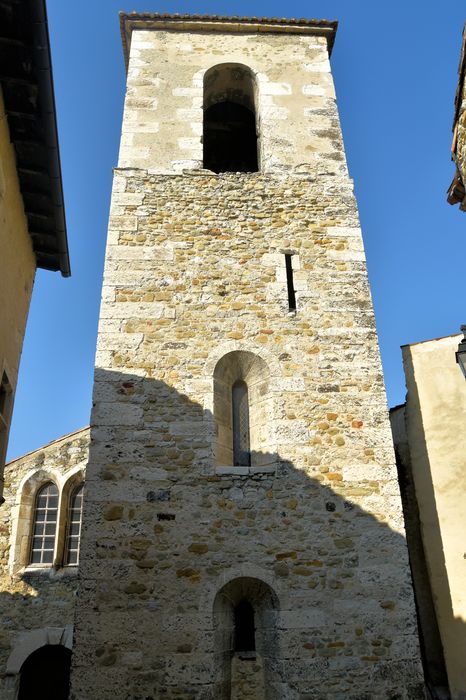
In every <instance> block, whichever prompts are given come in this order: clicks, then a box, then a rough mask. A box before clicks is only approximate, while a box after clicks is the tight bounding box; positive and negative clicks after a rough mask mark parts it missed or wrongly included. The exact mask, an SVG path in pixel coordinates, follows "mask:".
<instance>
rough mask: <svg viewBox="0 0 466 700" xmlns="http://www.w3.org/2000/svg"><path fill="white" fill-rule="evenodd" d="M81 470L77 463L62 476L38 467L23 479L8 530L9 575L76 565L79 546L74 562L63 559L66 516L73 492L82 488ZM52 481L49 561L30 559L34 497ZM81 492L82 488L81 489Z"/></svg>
mask: <svg viewBox="0 0 466 700" xmlns="http://www.w3.org/2000/svg"><path fill="white" fill-rule="evenodd" d="M84 476H85V474H84V470H83V468H82V467H80V468H79V469H78V470H76V471H72V472H71V473H70V472H69V473H68V474H65V475H64V476H62V475H60V474H57V473H56V472H55V470H53V471H49V470H44V469H39V470H38V471H34V472H30V473H29V475H28V477H27V479H25V480H24V481H23V482H22V486H21V488H20V491H19V499H18V500H17V506H18V514H17V516H16V517H15V519H14V522H13V527H12V531H11V549H10V559H9V569H10V572H11V574H12V575H18V574H19V573H20V572H23V571H27V572H29V573H31V574H32V573H36V574H40V573H41V572H42V573H45V572H50V571H51V570H62V571H67V572H68V573H70V574H72V573H73V572H76V571H77V568H78V566H79V546H78V556H77V559H78V560H77V562H71V563H66V560H67V558H68V552H67V543H68V539H67V537H68V531H69V525H68V519H69V515H70V504H71V500H72V498H73V496H74V495H75V494H76V492H77V491H78V490H79V489H81V488H84ZM48 484H53V485H54V486H55V487H56V489H57V492H58V506H57V519H56V528H55V536H54V549H53V560H52V562H50V563H49V562H44V561H40V562H33V561H32V556H33V546H34V530H35V525H36V523H37V519H36V513H37V501H38V498H39V496H40V494H41V492H42V491H43V489H44V488H45V487H46V486H47V485H48ZM81 493H83V491H81ZM81 525H82V503H81ZM81 529H82V528H81V527H80V531H79V542H78V543H79V544H80V537H81Z"/></svg>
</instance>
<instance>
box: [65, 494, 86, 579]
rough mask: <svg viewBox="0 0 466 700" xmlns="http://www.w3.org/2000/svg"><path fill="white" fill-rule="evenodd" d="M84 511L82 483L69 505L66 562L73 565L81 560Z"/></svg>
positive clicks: (72, 495)
mask: <svg viewBox="0 0 466 700" xmlns="http://www.w3.org/2000/svg"><path fill="white" fill-rule="evenodd" d="M82 511H83V485H82V484H80V485H79V486H78V487H77V488H75V489H74V491H73V492H72V494H71V498H70V502H69V506H68V521H67V532H66V550H65V564H67V565H68V566H73V565H76V564H78V562H79V541H80V538H81V520H82Z"/></svg>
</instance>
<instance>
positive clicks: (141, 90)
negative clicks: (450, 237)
mask: <svg viewBox="0 0 466 700" xmlns="http://www.w3.org/2000/svg"><path fill="white" fill-rule="evenodd" d="M121 28H122V36H123V45H124V51H125V57H126V59H127V64H128V82H127V93H126V101H125V110H124V118H123V129H122V137H121V149H120V156H119V163H118V167H117V168H116V170H115V176H114V183H113V194H112V204H111V213H110V223H109V233H108V242H107V254H106V264H105V275H104V285H103V296H102V306H101V314H100V325H99V336H98V347H97V356H96V370H95V385H94V408H93V414H92V422H91V448H90V463H89V466H88V470H87V482H86V493H85V506H84V525H83V535H82V551H81V583H80V588H79V596H78V604H77V616H76V629H75V651H74V657H73V671H72V698H73V700H96V698H99V700H162V699H163V700H175V699H176V700H182V699H183V700H188V699H192V700H247V699H250V700H253V699H254V700H311V699H312V700H321V699H322V700H323V699H334V700H337V699H340V698H345V700H346V699H348V700H363V699H365V700H378V699H382V698H386V699H387V700H388V699H389V698H390V699H391V700H395V699H397V700H408V699H415V698H422V697H424V695H423V684H422V674H421V670H420V662H419V652H418V642H417V628H416V621H415V612H414V603H413V596H412V590H411V581H410V575H409V566H408V558H407V550H406V544H405V536H404V527H403V517H402V511H401V502H400V496H399V491H398V484H397V476H396V468H395V463H394V455H393V449H392V444H391V433H390V427H389V422H388V415H387V409H386V398H385V391H384V385H383V378H382V371H381V365H380V359H379V351H378V346H377V337H376V332H375V326H374V317H373V310H372V305H371V298H370V292H369V286H368V280H367V273H366V268H365V260H364V250H363V243H362V238H361V232H360V228H359V222H358V213H357V207H356V202H355V199H354V195H353V187H352V182H351V180H350V178H349V176H348V171H347V166H346V161H345V153H344V148H343V142H342V136H341V132H340V124H339V119H338V112H337V106H336V101H335V93H334V87H333V82H332V76H331V72H330V65H329V54H330V52H331V49H332V45H333V41H334V38H335V32H336V23H334V22H328V21H317V20H281V19H280V20H279V19H257V18H251V19H247V18H238V17H233V18H222V17H217V16H198V15H194V16H184V15H183V16H179V15H174V16H171V15H153V14H130V15H122V17H121Z"/></svg>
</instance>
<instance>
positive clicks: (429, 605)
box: [391, 335, 466, 700]
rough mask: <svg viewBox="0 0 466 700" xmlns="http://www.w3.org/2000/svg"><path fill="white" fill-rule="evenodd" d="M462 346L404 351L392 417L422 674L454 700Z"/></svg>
mask: <svg viewBox="0 0 466 700" xmlns="http://www.w3.org/2000/svg"><path fill="white" fill-rule="evenodd" d="M461 339H462V336H460V335H453V336H448V337H446V338H438V339H435V340H429V341H425V342H422V343H414V344H413V345H405V346H403V348H402V351H403V365H404V371H405V376H406V387H407V396H406V404H405V405H403V406H399V407H397V408H396V409H393V410H392V411H391V419H392V429H393V437H394V442H395V447H396V451H397V457H398V463H399V470H400V484H401V487H402V495H403V501H404V508H405V518H406V528H407V539H408V546H409V551H410V560H411V567H412V572H413V580H414V587H415V592H416V599H417V609H418V615H419V627H420V632H421V641H422V648H423V657H424V662H425V669H426V674H427V677H428V679H429V682H430V684H431V685H432V686H433V687H437V688H441V687H442V686H443V687H444V688H448V687H449V689H450V692H451V697H452V698H453V699H454V700H464V698H466V667H465V663H464V659H465V657H466V588H465V580H466V552H465V547H464V532H465V530H466V509H465V501H466V471H465V454H466V436H465V430H464V426H465V425H466V385H465V381H464V377H463V375H462V373H461V371H460V369H459V367H458V365H457V364H456V360H455V351H456V350H457V348H458V342H459V341H460V340H461ZM439 697H442V695H440V696H439Z"/></svg>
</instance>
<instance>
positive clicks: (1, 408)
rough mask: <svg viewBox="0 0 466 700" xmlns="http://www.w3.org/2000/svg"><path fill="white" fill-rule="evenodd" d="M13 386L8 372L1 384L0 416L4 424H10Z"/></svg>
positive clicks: (4, 374)
mask: <svg viewBox="0 0 466 700" xmlns="http://www.w3.org/2000/svg"><path fill="white" fill-rule="evenodd" d="M10 397H11V385H10V382H9V379H8V376H7V373H6V372H3V375H2V382H1V384H0V416H1V418H2V419H3V421H4V423H5V424H7V423H8V418H9V413H10Z"/></svg>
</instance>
